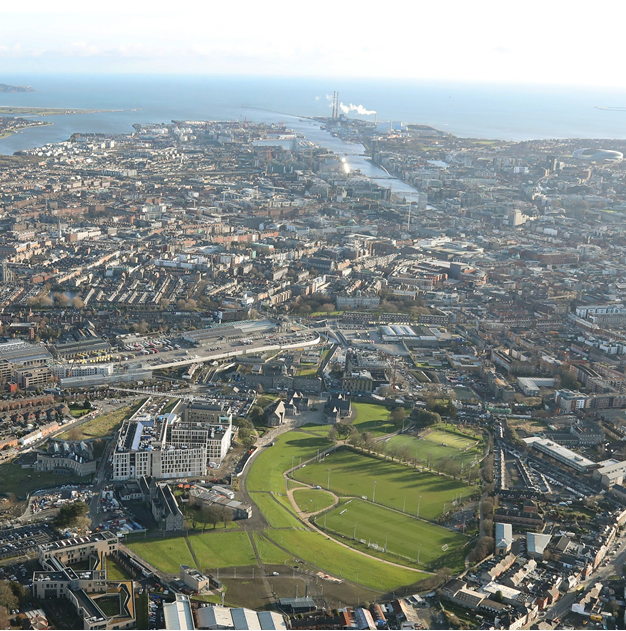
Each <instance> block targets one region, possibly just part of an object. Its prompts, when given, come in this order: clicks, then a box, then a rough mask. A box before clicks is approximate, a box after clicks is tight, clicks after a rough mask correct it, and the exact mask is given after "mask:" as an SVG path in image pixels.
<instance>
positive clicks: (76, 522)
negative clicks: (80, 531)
mask: <svg viewBox="0 0 626 631" xmlns="http://www.w3.org/2000/svg"><path fill="white" fill-rule="evenodd" d="M88 513H89V506H87V504H85V502H73V503H72V504H65V505H64V506H61V508H60V510H59V513H58V514H57V516H56V517H55V518H54V520H53V522H52V523H53V524H54V525H55V526H56V527H57V528H73V527H77V526H84V524H85V521H86V520H85V519H82V518H84V517H86V518H87V523H89V522H90V521H91V520H89V517H88V516H87V514H88Z"/></svg>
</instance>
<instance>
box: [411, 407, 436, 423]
mask: <svg viewBox="0 0 626 631" xmlns="http://www.w3.org/2000/svg"><path fill="white" fill-rule="evenodd" d="M415 419H416V420H417V422H418V423H419V424H420V425H422V426H424V427H428V426H429V425H434V424H435V423H441V416H439V414H437V412H431V411H430V410H423V409H420V410H418V412H417V414H416V415H415Z"/></svg>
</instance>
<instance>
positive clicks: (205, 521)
mask: <svg viewBox="0 0 626 631" xmlns="http://www.w3.org/2000/svg"><path fill="white" fill-rule="evenodd" d="M181 510H182V512H183V514H184V515H185V517H186V518H187V521H188V522H189V523H190V524H191V527H192V528H193V529H194V530H195V529H196V528H197V527H198V526H199V525H200V524H202V532H204V531H205V530H206V527H207V526H208V525H209V524H211V525H212V526H213V529H215V528H217V525H218V524H220V523H223V524H224V530H226V528H227V527H228V524H229V523H231V522H232V521H233V511H232V510H231V509H230V508H228V507H227V506H220V505H219V504H213V505H211V506H207V505H206V504H199V503H198V502H196V501H195V499H194V498H193V497H192V498H190V499H189V502H184V503H182V504H181Z"/></svg>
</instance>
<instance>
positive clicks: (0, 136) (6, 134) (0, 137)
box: [0, 121, 54, 140]
mask: <svg viewBox="0 0 626 631" xmlns="http://www.w3.org/2000/svg"><path fill="white" fill-rule="evenodd" d="M48 125H54V123H51V122H50V121H42V122H40V123H33V124H32V125H22V126H20V127H15V128H14V129H9V130H8V131H4V132H0V140H4V139H5V138H8V137H9V136H13V134H17V133H19V132H21V131H23V130H24V129H33V128H34V127H46V126H48Z"/></svg>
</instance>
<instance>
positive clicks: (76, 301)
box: [72, 296, 85, 309]
mask: <svg viewBox="0 0 626 631" xmlns="http://www.w3.org/2000/svg"><path fill="white" fill-rule="evenodd" d="M84 306H85V303H84V302H83V300H82V298H80V297H79V296H76V297H74V298H72V307H74V309H82V308H83V307H84Z"/></svg>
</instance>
